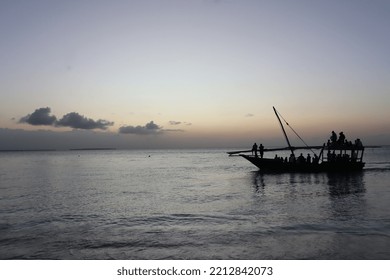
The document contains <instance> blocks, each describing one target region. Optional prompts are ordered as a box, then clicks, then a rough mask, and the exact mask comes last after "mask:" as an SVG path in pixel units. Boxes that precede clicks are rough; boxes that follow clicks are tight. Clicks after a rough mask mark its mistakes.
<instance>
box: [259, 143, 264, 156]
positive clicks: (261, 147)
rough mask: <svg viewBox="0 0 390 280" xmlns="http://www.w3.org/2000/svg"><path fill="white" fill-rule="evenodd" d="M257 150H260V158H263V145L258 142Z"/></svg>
mask: <svg viewBox="0 0 390 280" xmlns="http://www.w3.org/2000/svg"><path fill="white" fill-rule="evenodd" d="M259 151H260V158H263V156H264V146H263V144H260V146H259Z"/></svg>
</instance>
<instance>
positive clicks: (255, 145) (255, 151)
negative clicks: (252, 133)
mask: <svg viewBox="0 0 390 280" xmlns="http://www.w3.org/2000/svg"><path fill="white" fill-rule="evenodd" d="M253 153H254V154H255V157H257V144H256V143H254V144H253V146H252V155H253Z"/></svg>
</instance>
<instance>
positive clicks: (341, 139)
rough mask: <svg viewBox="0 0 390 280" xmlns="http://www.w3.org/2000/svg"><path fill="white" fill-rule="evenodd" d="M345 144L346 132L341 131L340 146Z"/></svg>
mask: <svg viewBox="0 0 390 280" xmlns="http://www.w3.org/2000/svg"><path fill="white" fill-rule="evenodd" d="M344 142H345V135H344V132H342V131H341V132H340V133H339V144H340V145H344Z"/></svg>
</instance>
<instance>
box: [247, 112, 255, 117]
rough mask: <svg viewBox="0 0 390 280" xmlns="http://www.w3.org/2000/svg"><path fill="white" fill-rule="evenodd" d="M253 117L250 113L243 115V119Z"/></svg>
mask: <svg viewBox="0 0 390 280" xmlns="http://www.w3.org/2000/svg"><path fill="white" fill-rule="evenodd" d="M254 116H255V115H253V114H251V113H249V114H246V115H245V117H247V118H251V117H254Z"/></svg>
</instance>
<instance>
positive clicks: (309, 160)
mask: <svg viewBox="0 0 390 280" xmlns="http://www.w3.org/2000/svg"><path fill="white" fill-rule="evenodd" d="M306 162H307V163H311V156H310V154H307V158H306Z"/></svg>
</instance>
